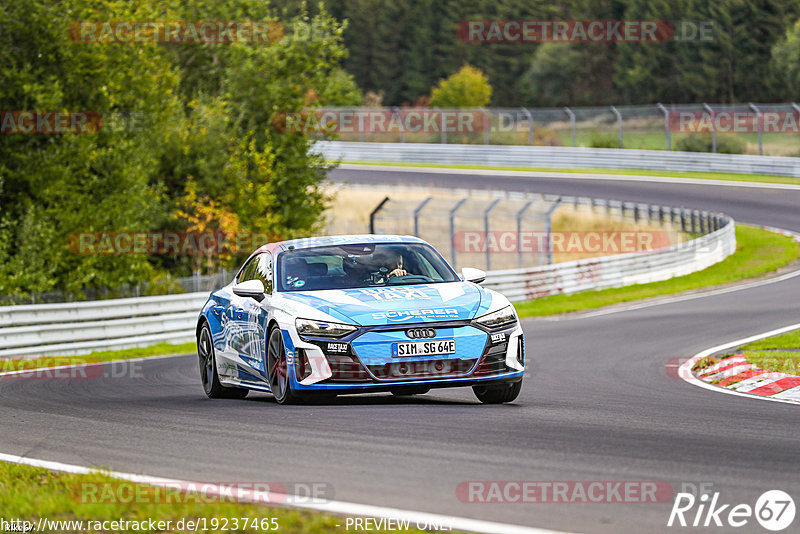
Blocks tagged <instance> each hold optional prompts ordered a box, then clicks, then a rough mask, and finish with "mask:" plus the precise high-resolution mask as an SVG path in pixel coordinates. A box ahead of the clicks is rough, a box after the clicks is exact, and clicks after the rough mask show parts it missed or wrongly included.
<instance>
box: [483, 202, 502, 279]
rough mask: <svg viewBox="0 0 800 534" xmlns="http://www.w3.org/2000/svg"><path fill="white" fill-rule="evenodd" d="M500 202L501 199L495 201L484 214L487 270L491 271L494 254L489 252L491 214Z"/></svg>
mask: <svg viewBox="0 0 800 534" xmlns="http://www.w3.org/2000/svg"><path fill="white" fill-rule="evenodd" d="M498 202H500V199H499V198H496V199H494V202H492V203H491V204H489V207H488V208H486V211H484V212H483V231H484V234H485V240H484V242H485V244H486V270H487V271H490V270H491V269H492V252H491V250H489V213H491V211H492V210H493V209H494V207H495V206H497V203H498Z"/></svg>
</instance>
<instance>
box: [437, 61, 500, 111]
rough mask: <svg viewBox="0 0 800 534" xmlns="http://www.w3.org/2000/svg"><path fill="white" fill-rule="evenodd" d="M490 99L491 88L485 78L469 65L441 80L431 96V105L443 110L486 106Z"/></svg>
mask: <svg viewBox="0 0 800 534" xmlns="http://www.w3.org/2000/svg"><path fill="white" fill-rule="evenodd" d="M491 97H492V86H491V85H489V80H488V79H487V78H486V76H485V75H484V74H483V73H482V72H481V71H479V70H478V69H476V68H475V67H470V66H469V65H464V66H463V67H461V69H460V70H459V71H458V72H456V73H455V74H453V75H452V76H450V77H449V78H447V79H446V80H441V81H440V82H439V85H438V87H436V88H435V89H434V90H433V94H432V95H431V105H432V106H438V107H443V108H461V107H474V108H479V107H483V106H485V105H487V104H488V103H489V99H491Z"/></svg>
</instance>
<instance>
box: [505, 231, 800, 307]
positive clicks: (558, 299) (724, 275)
mask: <svg viewBox="0 0 800 534" xmlns="http://www.w3.org/2000/svg"><path fill="white" fill-rule="evenodd" d="M736 242H737V246H736V252H734V253H733V254H731V255H730V256H728V257H727V258H725V259H724V260H723V261H721V262H719V263H717V264H716V265H712V266H711V267H709V268H707V269H704V270H702V271H698V272H696V273H692V274H689V275H686V276H680V277H676V278H672V279H670V280H664V281H663V282H652V283H649V284H638V285H633V286H627V287H620V288H613V289H602V290H599V291H584V292H581V293H575V294H572V295H553V296H549V297H543V298H539V299H535V300H530V301H526V302H522V303H519V304H516V308H517V312H518V313H519V315H520V317H532V316H543V315H558V314H562V313H570V312H576V311H583V310H588V309H593V308H600V307H603V306H609V305H611V304H619V303H623V302H630V301H633V300H640V299H645V298H651V297H659V296H664V295H674V294H676V293H681V292H684V291H690V290H693V289H701V288H706V287H713V286H718V285H721V284H727V283H731V282H738V281H740V280H745V279H747V278H754V277H757V276H760V275H763V274H767V273H770V272H773V271H775V270H777V269H779V268H780V267H783V266H785V265H787V264H789V263H791V262H792V261H794V260H795V259H797V257H798V247H797V244H796V243H794V241H792V239H791V238H789V237H786V236H782V235H778V234H774V233H772V232H768V231H766V230H763V229H761V228H756V227H752V226H745V225H736Z"/></svg>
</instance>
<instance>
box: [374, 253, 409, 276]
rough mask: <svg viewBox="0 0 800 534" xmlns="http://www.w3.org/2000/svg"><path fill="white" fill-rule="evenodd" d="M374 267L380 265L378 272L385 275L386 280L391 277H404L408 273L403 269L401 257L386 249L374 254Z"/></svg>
mask: <svg viewBox="0 0 800 534" xmlns="http://www.w3.org/2000/svg"><path fill="white" fill-rule="evenodd" d="M373 260H374V261H375V263H376V265H380V266H381V267H380V271H381V272H385V271H384V269H385V270H386V271H388V272H387V273H386V278H391V277H392V276H405V275H407V274H408V272H407V271H406V270H405V269H403V255H402V254H400V253H399V252H397V251H396V250H393V249H386V250H383V251H381V252H380V253H376V254H375V255H374V257H373Z"/></svg>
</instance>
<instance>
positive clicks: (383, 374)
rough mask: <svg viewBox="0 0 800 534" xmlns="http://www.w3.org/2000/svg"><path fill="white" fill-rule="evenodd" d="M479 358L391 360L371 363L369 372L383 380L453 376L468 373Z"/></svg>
mask: <svg viewBox="0 0 800 534" xmlns="http://www.w3.org/2000/svg"><path fill="white" fill-rule="evenodd" d="M477 361H478V359H477V358H473V359H467V360H462V359H460V358H452V359H446V360H443V359H439V360H422V361H400V362H389V363H386V364H383V365H369V366H368V368H369V372H370V373H372V374H373V375H375V376H376V377H377V378H379V379H381V380H397V379H404V378H451V377H454V376H462V375H466V374H467V373H469V372H470V370H471V369H472V368H473V367H475V363H476V362H477Z"/></svg>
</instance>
